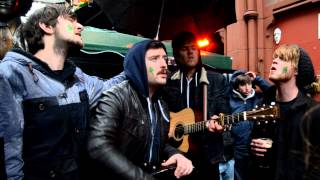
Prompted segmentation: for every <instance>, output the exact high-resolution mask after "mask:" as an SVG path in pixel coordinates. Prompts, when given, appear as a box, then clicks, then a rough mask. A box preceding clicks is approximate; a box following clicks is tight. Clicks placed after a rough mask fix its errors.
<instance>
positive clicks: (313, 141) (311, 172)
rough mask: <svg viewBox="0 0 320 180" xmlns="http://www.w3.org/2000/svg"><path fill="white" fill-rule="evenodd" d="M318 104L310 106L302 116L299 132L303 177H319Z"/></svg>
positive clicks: (319, 107)
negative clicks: (303, 168)
mask: <svg viewBox="0 0 320 180" xmlns="http://www.w3.org/2000/svg"><path fill="white" fill-rule="evenodd" d="M319 129H320V105H317V106H315V107H313V108H311V109H310V110H309V111H308V112H307V113H306V114H305V115H304V117H303V121H302V126H301V134H302V137H303V144H304V162H305V168H306V171H305V175H304V179H320V141H319V138H320V132H319Z"/></svg>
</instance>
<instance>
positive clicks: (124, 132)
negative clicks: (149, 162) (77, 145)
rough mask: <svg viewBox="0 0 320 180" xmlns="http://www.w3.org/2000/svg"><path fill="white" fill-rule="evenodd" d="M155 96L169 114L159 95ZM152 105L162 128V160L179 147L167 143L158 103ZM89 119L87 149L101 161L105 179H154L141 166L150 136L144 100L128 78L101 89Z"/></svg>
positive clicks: (164, 125)
mask: <svg viewBox="0 0 320 180" xmlns="http://www.w3.org/2000/svg"><path fill="white" fill-rule="evenodd" d="M153 100H155V99H153ZM156 100H159V102H160V103H161V107H162V108H163V112H164V113H166V116H167V117H169V115H168V110H167V107H166V106H165V104H164V103H163V101H162V100H161V98H160V97H158V98H156ZM154 102H155V101H154ZM154 107H155V112H156V115H157V117H158V126H160V129H161V132H160V133H161V140H160V150H159V151H160V152H159V156H160V157H159V160H164V159H167V157H170V156H171V155H173V154H176V153H178V150H177V149H175V148H173V147H172V146H170V145H169V144H167V143H166V142H167V137H168V123H167V122H166V121H165V119H164V117H163V115H162V113H161V110H160V107H159V104H158V103H155V106H154ZM90 123H91V124H90V128H91V129H90V135H89V144H88V150H89V153H90V155H91V157H92V158H94V159H96V160H97V161H99V162H100V163H101V165H102V167H103V169H104V171H105V173H106V174H108V176H107V177H108V179H117V180H118V179H153V177H151V176H150V175H149V174H147V173H145V172H144V171H143V170H142V168H141V167H142V166H143V164H144V162H145V161H144V160H145V157H146V154H147V153H149V152H148V146H149V142H150V138H151V131H150V129H151V124H150V118H149V116H148V107H147V101H146V99H144V98H142V96H140V95H138V93H137V91H136V89H134V88H133V86H132V85H131V84H130V83H129V81H124V82H122V83H120V84H118V85H116V86H114V87H113V88H112V89H111V90H110V91H106V92H104V93H103V95H102V98H101V100H100V102H99V103H98V107H97V110H96V115H95V117H94V118H93V119H92V121H91V122H90Z"/></svg>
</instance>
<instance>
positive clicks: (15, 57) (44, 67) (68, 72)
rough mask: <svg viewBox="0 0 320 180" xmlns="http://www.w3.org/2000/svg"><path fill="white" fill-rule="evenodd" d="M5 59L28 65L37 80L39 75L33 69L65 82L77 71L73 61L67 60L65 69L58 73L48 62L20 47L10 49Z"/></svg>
mask: <svg viewBox="0 0 320 180" xmlns="http://www.w3.org/2000/svg"><path fill="white" fill-rule="evenodd" d="M5 61H12V62H16V63H18V64H21V65H23V66H27V67H28V68H29V71H30V73H31V74H32V76H34V80H35V82H36V81H37V79H38V77H36V74H34V73H33V69H37V70H38V71H40V72H42V73H44V74H46V75H48V76H50V77H51V78H53V79H56V80H58V81H60V82H64V81H65V80H66V79H70V78H73V75H74V73H75V71H76V66H75V65H74V64H73V63H72V62H71V61H65V63H64V68H63V70H61V71H60V72H59V73H56V72H55V71H52V70H51V69H50V67H49V65H48V64H47V63H45V62H43V61H42V60H40V59H38V58H37V57H35V56H34V55H32V54H31V53H29V52H26V51H24V50H22V49H18V48H14V49H12V50H10V51H9V52H8V53H7V54H6V55H5V57H4V58H3V60H2V62H5Z"/></svg>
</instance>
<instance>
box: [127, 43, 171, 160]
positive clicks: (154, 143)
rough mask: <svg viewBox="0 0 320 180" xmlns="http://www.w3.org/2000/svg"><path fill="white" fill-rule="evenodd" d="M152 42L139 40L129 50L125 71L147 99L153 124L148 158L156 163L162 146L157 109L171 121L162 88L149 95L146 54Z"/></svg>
mask: <svg viewBox="0 0 320 180" xmlns="http://www.w3.org/2000/svg"><path fill="white" fill-rule="evenodd" d="M151 42H152V40H145V41H142V42H139V43H137V44H135V45H134V47H132V48H131V49H130V50H129V51H128V53H127V55H126V57H125V59H124V72H125V74H126V76H127V79H129V82H130V84H131V85H132V86H133V87H134V88H135V89H136V90H137V92H138V94H139V95H140V96H141V97H142V99H143V100H142V101H146V102H147V104H148V115H149V118H150V123H151V125H152V127H151V134H152V139H150V143H149V144H150V146H149V154H147V156H146V160H147V161H149V162H153V163H156V162H158V161H159V160H158V159H157V157H158V154H157V153H158V149H159V147H160V129H159V128H160V127H159V126H158V125H157V124H158V119H159V117H157V115H156V114H157V113H156V112H155V109H156V108H159V109H160V112H161V115H162V116H163V117H164V119H165V120H166V121H167V122H169V118H168V117H167V116H166V115H165V113H164V111H163V107H162V105H161V103H160V100H159V98H160V96H159V95H160V94H161V90H158V91H157V92H156V93H155V94H154V95H153V97H152V98H150V97H149V86H148V78H147V70H146V63H145V54H146V52H147V46H148V45H149V44H150V43H151ZM165 51H166V49H165Z"/></svg>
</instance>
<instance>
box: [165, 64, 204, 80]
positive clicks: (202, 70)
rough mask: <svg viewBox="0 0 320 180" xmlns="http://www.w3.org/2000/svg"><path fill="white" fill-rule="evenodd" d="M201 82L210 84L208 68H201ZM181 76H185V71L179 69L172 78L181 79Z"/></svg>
mask: <svg viewBox="0 0 320 180" xmlns="http://www.w3.org/2000/svg"><path fill="white" fill-rule="evenodd" d="M200 74H201V75H200V80H199V82H200V83H206V84H210V83H209V80H208V76H207V70H206V69H205V68H204V67H202V68H201V73H200ZM181 77H183V72H182V71H180V70H178V71H177V72H175V73H174V74H173V75H172V76H171V78H170V79H171V80H181Z"/></svg>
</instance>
